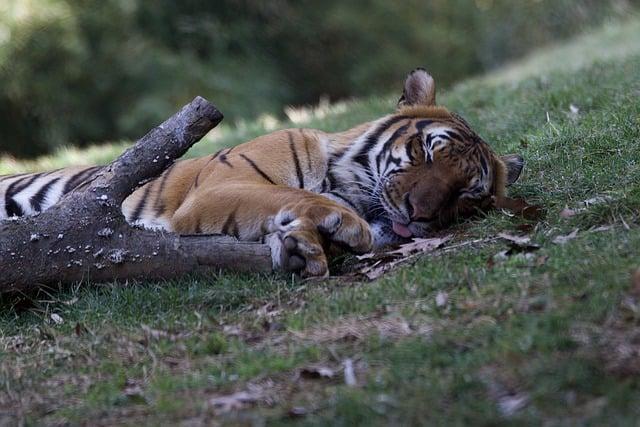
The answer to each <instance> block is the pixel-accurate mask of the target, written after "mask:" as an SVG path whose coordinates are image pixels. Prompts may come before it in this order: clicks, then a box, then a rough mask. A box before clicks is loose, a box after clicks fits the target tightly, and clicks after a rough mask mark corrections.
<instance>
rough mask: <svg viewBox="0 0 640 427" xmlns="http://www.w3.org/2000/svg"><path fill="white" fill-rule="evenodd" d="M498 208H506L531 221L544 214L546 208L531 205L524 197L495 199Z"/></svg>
mask: <svg viewBox="0 0 640 427" xmlns="http://www.w3.org/2000/svg"><path fill="white" fill-rule="evenodd" d="M494 206H495V207H496V208H497V209H504V210H506V211H508V212H511V213H513V214H514V215H519V216H522V218H524V219H526V220H529V221H536V220H538V219H540V218H542V217H543V216H544V210H543V209H542V207H540V206H536V205H530V204H528V203H527V202H526V201H525V200H524V199H512V198H510V197H503V198H501V199H498V200H496V201H495V204H494Z"/></svg>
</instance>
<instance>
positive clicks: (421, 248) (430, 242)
mask: <svg viewBox="0 0 640 427" xmlns="http://www.w3.org/2000/svg"><path fill="white" fill-rule="evenodd" d="M450 239H451V236H446V237H443V238H439V237H435V238H431V239H421V238H415V239H413V241H412V242H410V243H405V244H404V245H401V246H400V247H399V248H398V249H396V250H394V251H390V252H388V253H389V254H391V255H396V254H397V255H400V256H403V257H406V256H409V255H411V254H414V253H416V252H431V251H433V250H435V249H438V248H439V247H440V246H442V245H443V244H445V243H446V242H447V241H448V240H450Z"/></svg>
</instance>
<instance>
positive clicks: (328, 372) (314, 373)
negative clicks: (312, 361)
mask: <svg viewBox="0 0 640 427" xmlns="http://www.w3.org/2000/svg"><path fill="white" fill-rule="evenodd" d="M300 376H301V377H302V378H307V379H319V378H333V376H334V372H333V369H330V368H327V367H325V366H309V367H306V368H302V369H301V370H300Z"/></svg>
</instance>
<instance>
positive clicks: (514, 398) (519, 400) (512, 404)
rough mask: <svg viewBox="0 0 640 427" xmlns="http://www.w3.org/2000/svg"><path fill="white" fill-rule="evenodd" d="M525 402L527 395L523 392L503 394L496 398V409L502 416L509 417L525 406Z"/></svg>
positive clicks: (526, 401) (527, 399) (527, 398)
mask: <svg viewBox="0 0 640 427" xmlns="http://www.w3.org/2000/svg"><path fill="white" fill-rule="evenodd" d="M527 403H529V396H527V395H526V394H524V393H518V394H515V395H511V396H503V397H501V398H500V399H498V409H499V410H500V413H501V414H502V415H503V416H505V417H507V418H509V417H512V416H514V415H515V414H516V412H518V411H519V410H521V409H522V408H524V407H525V406H527Z"/></svg>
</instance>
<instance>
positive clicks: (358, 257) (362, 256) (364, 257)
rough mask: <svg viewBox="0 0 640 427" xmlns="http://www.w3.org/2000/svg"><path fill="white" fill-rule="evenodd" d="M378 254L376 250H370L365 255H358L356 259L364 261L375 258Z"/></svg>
mask: <svg viewBox="0 0 640 427" xmlns="http://www.w3.org/2000/svg"><path fill="white" fill-rule="evenodd" d="M376 255H377V254H376V253H375V252H369V253H368V254H364V255H356V259H357V260H358V261H364V260H365V259H371V258H375V257H376Z"/></svg>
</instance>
